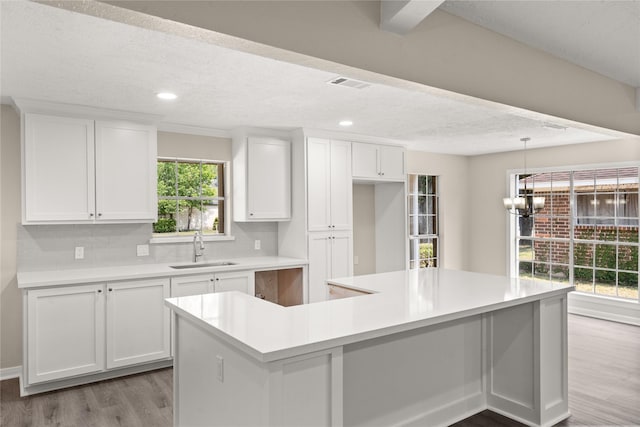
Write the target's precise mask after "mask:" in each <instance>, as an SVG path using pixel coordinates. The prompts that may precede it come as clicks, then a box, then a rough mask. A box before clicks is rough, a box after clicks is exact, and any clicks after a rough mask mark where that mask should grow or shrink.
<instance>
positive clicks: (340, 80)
mask: <svg viewBox="0 0 640 427" xmlns="http://www.w3.org/2000/svg"><path fill="white" fill-rule="evenodd" d="M327 83H329V84H332V85H336V86H345V87H351V88H354V89H364V88H365V87H369V86H371V85H370V84H369V83H365V82H361V81H360V80H355V79H348V78H346V77H336V78H334V79H331V80H329V81H328V82H327Z"/></svg>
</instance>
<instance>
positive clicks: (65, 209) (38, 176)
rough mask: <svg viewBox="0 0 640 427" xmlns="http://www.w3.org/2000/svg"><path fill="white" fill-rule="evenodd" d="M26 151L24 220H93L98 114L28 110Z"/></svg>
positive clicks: (25, 131)
mask: <svg viewBox="0 0 640 427" xmlns="http://www.w3.org/2000/svg"><path fill="white" fill-rule="evenodd" d="M22 154H23V164H22V168H23V186H22V190H23V193H22V195H23V198H22V201H23V206H22V208H23V209H22V220H23V223H30V222H48V221H65V222H67V221H69V222H89V221H92V220H93V215H94V213H95V199H94V194H95V191H94V177H95V175H94V127H93V120H85V119H74V118H67V117H54V116H45V115H41V114H27V115H26V117H25V123H24V146H23V151H22Z"/></svg>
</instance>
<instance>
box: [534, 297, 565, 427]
mask: <svg viewBox="0 0 640 427" xmlns="http://www.w3.org/2000/svg"><path fill="white" fill-rule="evenodd" d="M567 320H568V319H567V295H566V294H564V295H562V297H558V298H548V299H544V300H541V301H540V424H541V425H545V426H551V425H555V424H556V423H558V422H560V421H562V420H563V419H565V418H567V417H569V415H570V414H569V384H568V382H569V381H568V376H569V375H568V372H569V368H568V361H569V355H568V335H567V333H568V327H567Z"/></svg>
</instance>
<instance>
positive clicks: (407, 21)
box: [380, 0, 444, 35]
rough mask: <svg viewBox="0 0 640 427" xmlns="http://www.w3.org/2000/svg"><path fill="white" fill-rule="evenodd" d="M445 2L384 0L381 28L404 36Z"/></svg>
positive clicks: (381, 6)
mask: <svg viewBox="0 0 640 427" xmlns="http://www.w3.org/2000/svg"><path fill="white" fill-rule="evenodd" d="M442 3H444V0H382V1H381V2H380V28H381V29H383V30H385V31H390V32H392V33H396V34H400V35H404V34H407V33H408V32H409V31H411V30H412V29H414V28H415V26H416V25H418V24H419V23H420V22H422V20H423V19H424V18H426V17H427V16H429V15H430V14H431V12H433V11H434V10H436V9H437V8H438V6H440V5H441V4H442Z"/></svg>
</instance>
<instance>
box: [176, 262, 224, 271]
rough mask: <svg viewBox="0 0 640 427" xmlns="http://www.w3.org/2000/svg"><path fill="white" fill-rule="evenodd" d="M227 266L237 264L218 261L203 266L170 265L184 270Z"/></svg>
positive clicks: (205, 263)
mask: <svg viewBox="0 0 640 427" xmlns="http://www.w3.org/2000/svg"><path fill="white" fill-rule="evenodd" d="M225 265H236V263H235V262H229V261H217V262H204V263H202V264H183V265H170V266H169V267H171V268H177V269H183V268H203V267H223V266H225Z"/></svg>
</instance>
